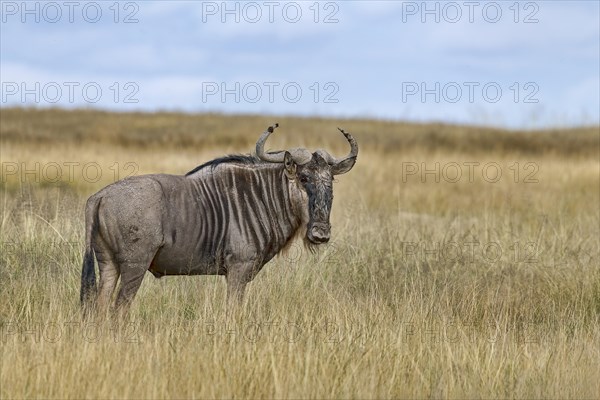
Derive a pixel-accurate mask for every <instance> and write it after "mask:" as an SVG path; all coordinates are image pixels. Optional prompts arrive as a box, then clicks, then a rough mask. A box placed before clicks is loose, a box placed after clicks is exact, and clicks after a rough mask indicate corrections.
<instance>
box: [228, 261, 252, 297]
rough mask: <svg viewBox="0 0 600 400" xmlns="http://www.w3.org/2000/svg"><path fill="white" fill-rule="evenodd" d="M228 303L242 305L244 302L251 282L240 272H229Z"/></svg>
mask: <svg viewBox="0 0 600 400" xmlns="http://www.w3.org/2000/svg"><path fill="white" fill-rule="evenodd" d="M226 278H227V302H228V303H233V305H239V304H242V302H243V301H244V292H245V291H246V285H247V284H248V282H249V280H248V279H247V278H246V277H244V276H243V274H241V273H239V272H238V270H237V269H236V270H233V271H228V272H227V276H226Z"/></svg>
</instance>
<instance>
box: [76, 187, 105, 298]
mask: <svg viewBox="0 0 600 400" xmlns="http://www.w3.org/2000/svg"><path fill="white" fill-rule="evenodd" d="M99 205H100V198H96V197H91V198H90V199H89V200H88V201H87V203H86V205H85V254H84V256H83V266H82V268H81V292H80V293H79V299H80V301H81V306H82V307H84V306H86V305H87V306H91V305H93V303H94V301H95V299H96V270H95V268H94V249H93V248H92V233H93V231H94V229H95V228H96V226H97V224H98V206H99Z"/></svg>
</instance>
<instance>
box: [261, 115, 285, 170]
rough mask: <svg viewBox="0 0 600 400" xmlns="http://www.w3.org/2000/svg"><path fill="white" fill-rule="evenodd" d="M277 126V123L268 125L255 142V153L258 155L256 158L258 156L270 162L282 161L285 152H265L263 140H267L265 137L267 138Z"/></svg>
mask: <svg viewBox="0 0 600 400" xmlns="http://www.w3.org/2000/svg"><path fill="white" fill-rule="evenodd" d="M278 126H279V124H278V123H275V124H274V125H271V126H270V127H268V128H267V130H266V131H264V132H263V134H262V135H260V138H259V139H258V141H257V142H256V155H257V156H258V158H260V159H261V160H263V161H268V162H272V163H282V162H283V157H284V156H285V152H283V151H281V152H277V153H265V142H266V141H267V139H268V138H269V136H270V135H271V133H273V131H274V130H275V128H277V127H278Z"/></svg>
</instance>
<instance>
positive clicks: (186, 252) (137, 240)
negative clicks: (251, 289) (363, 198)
mask: <svg viewBox="0 0 600 400" xmlns="http://www.w3.org/2000/svg"><path fill="white" fill-rule="evenodd" d="M277 126H278V124H275V125H273V126H271V127H269V128H268V129H267V130H266V131H265V132H264V133H263V134H262V135H261V136H260V138H259V140H258V142H257V143H256V155H255V156H251V155H230V156H225V157H222V158H217V159H215V160H212V161H209V162H207V163H205V164H203V165H201V166H199V167H197V168H195V169H193V170H192V171H190V172H188V173H187V174H186V175H143V176H135V177H130V178H127V179H123V180H121V181H118V182H115V183H113V184H111V185H109V186H107V187H105V188H104V189H102V190H100V191H99V192H98V193H96V194H94V195H92V196H91V197H90V198H89V199H88V201H87V204H86V208H85V224H86V231H85V255H84V260H83V269H82V274H81V294H80V299H81V303H82V305H84V306H86V305H95V304H97V306H98V309H99V310H100V311H101V312H103V311H106V310H107V308H108V305H109V303H110V299H111V297H112V294H113V292H114V289H115V287H116V284H117V280H118V279H119V277H120V279H121V286H120V288H119V292H118V295H117V298H116V301H115V308H117V309H122V310H126V309H127V308H128V305H129V304H130V302H131V300H132V299H133V297H134V296H135V294H136V292H137V290H138V289H139V287H140V284H141V283H142V279H143V278H144V274H145V273H146V271H150V272H151V273H152V274H153V275H154V276H155V277H158V278H160V277H162V276H165V275H225V277H226V279H227V295H228V298H238V299H239V300H241V298H242V296H243V292H244V288H245V286H246V284H247V283H248V282H250V281H251V280H252V279H253V278H254V277H255V276H256V274H257V273H258V272H259V271H260V270H261V268H262V267H263V266H264V265H265V264H266V263H267V262H268V261H269V260H271V259H272V258H273V257H274V256H275V255H276V254H277V253H279V252H280V251H281V250H282V249H284V248H285V247H286V246H288V245H289V244H290V243H291V241H292V240H293V238H294V237H295V236H303V237H304V242H305V245H307V246H309V247H310V246H314V245H318V244H321V243H325V242H327V241H328V240H329V233H330V228H331V227H330V224H329V214H330V212H331V204H332V200H333V187H332V181H333V176H334V175H339V174H343V173H346V172H348V171H350V169H352V167H353V166H354V163H355V162H356V157H357V154H358V145H357V143H356V140H355V139H354V138H353V137H352V136H351V135H350V134H349V133H346V132H344V131H343V130H342V129H340V131H341V132H342V133H343V134H344V136H345V137H346V139H347V140H348V142H349V143H350V147H351V149H350V153H349V154H348V155H347V156H346V157H342V158H339V159H336V158H334V157H332V156H331V155H330V154H329V153H328V152H326V151H324V150H317V151H315V152H314V153H311V152H310V151H308V150H306V149H292V150H290V151H278V152H265V150H264V146H265V142H266V140H267V139H268V137H269V135H270V134H271V133H273V131H274V128H276V127H277ZM94 254H95V256H96V259H97V261H98V269H99V273H100V282H99V289H98V291H97V292H96V276H95V270H94Z"/></svg>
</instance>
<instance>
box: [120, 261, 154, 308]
mask: <svg viewBox="0 0 600 400" xmlns="http://www.w3.org/2000/svg"><path fill="white" fill-rule="evenodd" d="M153 257H154V254H152V257H150V258H149V259H147V260H144V261H141V262H121V263H119V269H120V270H121V284H120V286H119V293H118V294H117V300H116V301H115V311H116V312H117V313H118V314H120V315H122V316H125V315H126V314H127V312H128V311H129V306H130V304H131V302H132V300H133V298H134V297H135V295H136V293H137V291H138V289H139V288H140V285H141V284H142V280H143V279H144V274H145V273H146V271H147V270H148V268H149V267H150V263H151V262H152V258H153Z"/></svg>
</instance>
